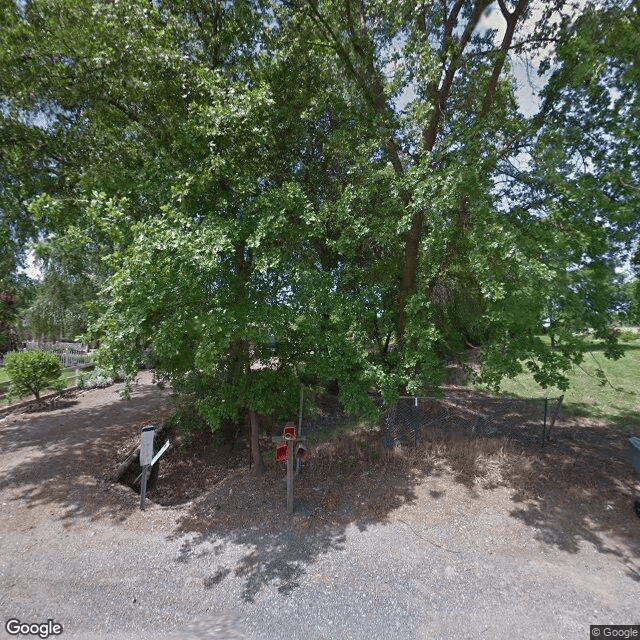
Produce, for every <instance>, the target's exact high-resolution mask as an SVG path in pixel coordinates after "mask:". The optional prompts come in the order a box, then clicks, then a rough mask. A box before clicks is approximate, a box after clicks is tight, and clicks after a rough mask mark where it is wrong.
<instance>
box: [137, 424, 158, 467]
mask: <svg viewBox="0 0 640 640" xmlns="http://www.w3.org/2000/svg"><path fill="white" fill-rule="evenodd" d="M155 435H156V429H155V427H143V429H142V439H141V440H140V466H141V467H146V466H148V465H150V464H151V460H153V439H154V437H155Z"/></svg>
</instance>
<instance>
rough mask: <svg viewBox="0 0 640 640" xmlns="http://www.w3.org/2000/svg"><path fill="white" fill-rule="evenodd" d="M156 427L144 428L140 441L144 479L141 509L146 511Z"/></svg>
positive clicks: (142, 482)
mask: <svg viewBox="0 0 640 640" xmlns="http://www.w3.org/2000/svg"><path fill="white" fill-rule="evenodd" d="M155 435H156V430H155V427H143V428H142V437H141V440H140V466H141V467H142V479H141V484H140V509H141V510H142V511H144V503H145V499H146V495H147V480H148V479H149V471H150V469H151V460H153V439H154V438H155Z"/></svg>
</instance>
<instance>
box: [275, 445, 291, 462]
mask: <svg viewBox="0 0 640 640" xmlns="http://www.w3.org/2000/svg"><path fill="white" fill-rule="evenodd" d="M288 457H289V445H288V444H287V443H286V442H281V443H280V444H277V445H276V462H286V461H287V458H288Z"/></svg>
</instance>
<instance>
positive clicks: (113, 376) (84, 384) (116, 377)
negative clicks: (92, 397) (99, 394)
mask: <svg viewBox="0 0 640 640" xmlns="http://www.w3.org/2000/svg"><path fill="white" fill-rule="evenodd" d="M123 379H124V373H123V372H122V371H112V370H107V369H94V370H93V371H92V372H91V373H90V374H84V373H83V374H80V376H79V377H78V387H79V388H80V389H104V388H105V387H110V386H111V385H112V384H113V383H114V382H118V381H120V380H123Z"/></svg>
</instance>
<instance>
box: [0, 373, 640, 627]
mask: <svg viewBox="0 0 640 640" xmlns="http://www.w3.org/2000/svg"><path fill="white" fill-rule="evenodd" d="M120 388H121V387H120V386H119V385H115V386H113V387H110V388H109V389H105V390H97V391H91V392H88V393H85V394H84V395H82V396H80V397H78V398H77V399H76V400H74V401H71V402H70V403H69V404H68V406H66V407H61V408H58V409H56V410H54V411H50V412H46V413H42V414H30V415H29V414H25V415H21V416H17V417H16V416H12V417H9V418H7V419H4V420H2V421H0V507H1V518H0V550H1V552H0V554H1V555H0V612H1V614H2V621H1V622H2V630H1V631H0V637H16V636H11V635H10V634H9V633H8V632H7V630H6V629H5V623H6V622H7V621H9V620H10V619H14V620H19V621H20V622H21V623H43V622H44V623H46V622H47V620H52V621H53V623H51V624H54V623H58V624H60V625H62V627H63V633H62V635H61V636H60V637H62V638H67V637H68V638H81V639H87V640H101V639H103V638H105V639H106V638H117V639H123V640H127V639H129V638H131V639H133V638H137V639H138V638H139V639H145V638H149V639H151V638H174V639H177V638H185V639H186V638H218V639H220V638H244V639H246V640H250V639H251V640H259V639H278V638H287V639H288V640H290V639H292V638H309V639H325V638H326V639H329V638H331V639H333V638H336V639H346V638H354V639H363V640H364V639H366V640H374V639H377V638H380V639H383V638H384V639H387V638H403V639H416V640H417V639H420V640H423V639H424V640H427V639H429V640H436V639H443V640H444V639H451V640H453V639H454V638H455V639H458V638H482V639H484V638H500V639H502V638H504V639H507V638H509V639H511V638H522V639H529V638H530V639H532V640H533V639H534V638H535V639H536V640H538V639H540V638H544V639H555V638H567V639H569V638H570V639H576V640H578V639H586V638H589V625H590V624H604V623H615V624H640V563H639V555H640V520H637V519H636V518H635V516H634V514H633V512H632V508H631V504H629V505H628V513H627V511H625V510H624V509H625V507H624V503H621V504H617V503H611V502H608V501H607V500H605V499H602V500H600V499H599V498H598V496H597V495H596V496H594V497H593V500H592V501H590V502H588V504H587V503H585V505H584V507H581V505H574V506H573V508H570V506H567V503H566V502H563V500H562V496H561V495H558V496H557V497H556V498H554V497H553V496H554V493H553V492H554V487H553V486H550V487H549V493H548V494H547V495H546V496H545V499H544V500H538V501H535V500H529V499H528V498H526V497H524V495H523V493H522V491H520V490H519V488H518V487H508V486H498V487H494V488H487V487H484V486H482V485H481V484H470V483H468V482H461V481H460V478H458V477H456V474H455V472H454V471H451V470H447V469H445V468H444V467H439V466H438V465H435V466H433V468H432V469H431V470H430V472H429V473H428V474H424V473H422V474H421V473H417V472H416V473H415V474H409V475H406V476H401V475H398V474H396V475H389V476H384V477H382V475H381V476H380V477H378V478H377V479H375V482H376V483H377V484H376V485H375V486H376V489H375V490H376V491H377V490H378V489H379V488H380V486H384V487H385V488H386V490H388V495H387V498H386V499H385V500H386V502H385V504H386V509H385V512H384V514H378V515H375V514H374V513H373V512H371V511H370V510H369V511H367V510H366V509H364V507H366V506H370V505H371V504H373V502H374V499H375V497H374V493H375V492H374V489H373V488H372V489H371V491H370V492H369V493H367V490H366V487H367V486H369V485H367V484H366V483H368V482H370V481H371V482H372V483H373V481H374V479H373V478H372V477H371V476H369V475H367V477H362V475H363V474H362V473H360V472H358V473H359V475H358V477H357V478H356V477H355V475H354V476H353V479H352V482H345V484H344V485H343V486H344V491H343V492H342V493H341V492H340V491H338V492H337V493H336V490H335V482H333V481H332V480H331V478H329V477H326V478H324V479H323V478H322V477H320V479H319V478H318V476H317V475H315V476H314V475H313V474H309V475H308V476H307V479H306V480H305V479H304V478H303V479H301V481H300V492H299V496H298V501H297V509H298V511H297V514H296V515H294V516H293V517H287V516H286V515H285V514H284V513H283V511H284V509H283V508H282V507H283V498H284V496H283V491H284V484H283V483H282V482H281V477H280V476H279V475H278V474H279V470H278V469H274V470H273V471H272V472H270V475H269V474H268V476H267V477H266V479H265V480H264V481H263V482H261V483H259V484H258V485H257V487H256V486H255V485H254V483H253V482H252V479H251V476H250V475H249V474H248V472H247V471H246V470H245V469H244V468H238V469H237V470H236V471H234V472H233V473H230V474H229V475H228V477H226V478H225V479H223V480H220V481H217V482H216V484H215V485H214V486H211V487H208V488H207V490H206V491H202V492H200V493H199V494H198V495H197V496H196V497H194V498H193V499H189V500H186V499H185V500H186V501H183V502H181V503H180V504H178V505H176V506H160V505H159V504H156V503H153V502H152V503H150V505H149V507H148V509H147V510H146V511H145V512H140V511H139V508H138V507H139V496H138V495H137V494H135V493H134V492H133V491H132V490H130V489H129V488H127V487H123V486H120V485H111V484H109V483H107V482H105V479H104V478H105V470H107V469H109V468H113V465H114V464H115V463H116V461H117V459H118V456H119V455H121V452H119V451H115V449H117V448H118V447H120V448H122V443H123V442H128V441H130V440H131V438H132V437H133V436H134V435H135V434H137V433H139V429H140V427H141V426H142V425H144V424H146V423H147V422H150V423H154V421H158V420H160V419H161V417H162V415H163V412H164V410H163V408H162V403H163V400H164V399H165V398H166V395H167V394H166V392H162V391H160V390H159V389H158V388H157V387H155V386H153V385H152V384H151V380H150V378H149V377H148V376H146V375H144V374H143V375H142V376H141V379H140V383H139V384H138V385H137V387H136V388H135V390H134V394H133V398H132V399H131V400H130V401H124V400H120V398H119V395H118V394H119V390H120ZM118 443H119V444H118ZM174 468H177V467H174ZM353 473H354V474H355V473H356V472H355V471H354V472H353ZM367 473H368V472H367ZM595 473H598V471H597V470H596V471H595ZM623 481H624V482H628V476H625V478H623ZM160 482H162V475H161V478H160ZM185 482H187V483H190V482H195V480H193V479H190V478H185ZM612 482H615V479H613V480H612ZM371 486H372V487H373V484H372V485H371ZM362 487H365V489H362ZM239 496H242V499H240V498H239ZM347 496H348V500H349V501H350V502H349V513H350V514H352V515H351V516H350V517H346V516H345V517H343V516H342V511H341V507H340V504H341V502H342V503H344V502H345V501H346V500H347ZM316 497H317V499H316ZM358 501H359V502H360V503H361V505H362V507H363V508H362V509H361V510H359V508H360V507H359V504H358ZM330 503H333V506H331V504H330ZM247 504H248V506H247ZM321 506H324V509H322V508H321ZM614 512H615V517H614V515H613V514H614ZM345 513H346V512H345ZM353 514H356V515H353ZM358 514H360V515H358ZM609 514H612V515H609ZM608 517H611V518H612V519H611V523H612V524H611V526H610V525H609V524H607V523H608V522H609V521H608V520H607V518H608ZM614 525H615V526H614ZM14 624H16V623H14ZM2 634H4V636H3V635H2ZM17 637H28V636H17ZM31 637H34V636H31ZM51 637H53V636H51Z"/></svg>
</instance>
